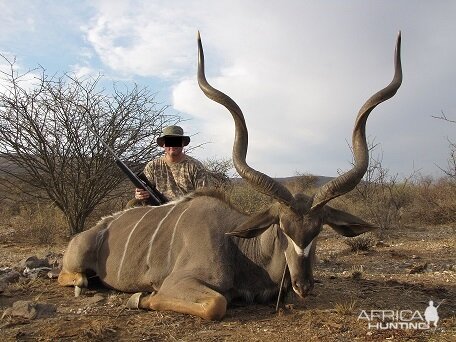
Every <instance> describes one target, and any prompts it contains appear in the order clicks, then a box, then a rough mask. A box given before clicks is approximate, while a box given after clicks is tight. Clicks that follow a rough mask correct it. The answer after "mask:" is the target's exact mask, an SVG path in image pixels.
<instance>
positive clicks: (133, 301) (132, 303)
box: [126, 292, 144, 309]
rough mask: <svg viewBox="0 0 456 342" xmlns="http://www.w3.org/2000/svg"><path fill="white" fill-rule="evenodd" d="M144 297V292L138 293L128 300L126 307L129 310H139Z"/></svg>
mask: <svg viewBox="0 0 456 342" xmlns="http://www.w3.org/2000/svg"><path fill="white" fill-rule="evenodd" d="M142 296H144V293H143V292H136V293H135V294H133V295H132V296H131V297H130V298H128V301H127V304H126V307H127V308H128V309H139V301H140V299H141V297H142Z"/></svg>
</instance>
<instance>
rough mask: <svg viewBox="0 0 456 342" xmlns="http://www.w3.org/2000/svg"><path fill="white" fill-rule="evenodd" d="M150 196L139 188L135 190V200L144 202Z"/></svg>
mask: <svg viewBox="0 0 456 342" xmlns="http://www.w3.org/2000/svg"><path fill="white" fill-rule="evenodd" d="M149 197H150V195H149V193H148V192H147V191H146V190H144V189H139V188H136V189H135V198H136V199H138V200H144V199H147V198H149Z"/></svg>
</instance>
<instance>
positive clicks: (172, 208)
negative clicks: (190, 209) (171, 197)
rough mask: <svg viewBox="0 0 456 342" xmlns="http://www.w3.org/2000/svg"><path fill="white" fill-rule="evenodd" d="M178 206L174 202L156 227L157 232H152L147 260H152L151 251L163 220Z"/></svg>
mask: <svg viewBox="0 0 456 342" xmlns="http://www.w3.org/2000/svg"><path fill="white" fill-rule="evenodd" d="M176 207H177V205H176V204H174V205H173V206H172V207H171V208H170V209H169V210H168V212H167V213H166V215H165V216H164V217H163V218H162V219H161V220H160V222H159V223H158V226H157V229H155V232H154V233H153V234H152V237H151V238H150V241H149V250H148V251H147V257H146V260H147V262H149V260H150V253H151V252H152V245H153V243H154V240H155V237H156V236H157V234H158V231H159V230H160V228H161V226H162V224H163V222H165V220H166V219H167V218H168V216H169V215H170V214H171V213H172V212H173V210H174V209H175V208H176Z"/></svg>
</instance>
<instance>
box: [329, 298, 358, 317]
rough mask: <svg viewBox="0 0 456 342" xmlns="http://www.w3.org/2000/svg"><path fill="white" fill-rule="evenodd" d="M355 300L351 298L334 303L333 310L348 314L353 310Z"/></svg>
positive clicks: (339, 313)
mask: <svg viewBox="0 0 456 342" xmlns="http://www.w3.org/2000/svg"><path fill="white" fill-rule="evenodd" d="M355 308H356V300H354V299H351V300H349V301H346V302H341V303H336V305H335V306H334V310H335V311H336V313H337V314H338V315H341V316H349V315H352V314H353V313H354V312H355Z"/></svg>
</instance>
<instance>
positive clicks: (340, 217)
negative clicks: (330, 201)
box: [323, 205, 378, 237]
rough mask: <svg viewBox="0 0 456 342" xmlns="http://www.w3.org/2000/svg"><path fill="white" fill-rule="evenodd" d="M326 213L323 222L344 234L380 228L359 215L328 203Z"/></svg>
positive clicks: (350, 234)
mask: <svg viewBox="0 0 456 342" xmlns="http://www.w3.org/2000/svg"><path fill="white" fill-rule="evenodd" d="M324 214H325V215H324V219H323V223H325V224H327V225H328V226H330V227H331V228H332V229H334V230H335V231H336V232H337V233H339V234H340V235H343V236H347V237H353V236H358V235H360V234H362V233H366V232H368V231H371V230H373V229H376V228H378V227H377V226H374V225H373V224H370V223H367V222H366V221H363V220H361V219H360V218H359V217H356V216H354V215H352V214H349V213H346V212H345V211H342V210H337V209H334V208H331V207H330V206H327V205H326V206H325V207H324Z"/></svg>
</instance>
